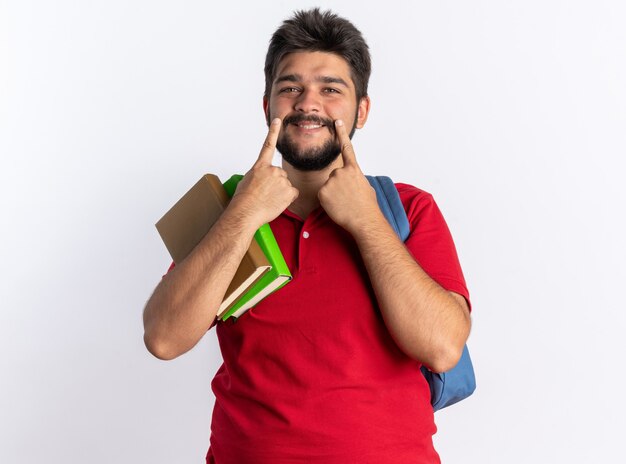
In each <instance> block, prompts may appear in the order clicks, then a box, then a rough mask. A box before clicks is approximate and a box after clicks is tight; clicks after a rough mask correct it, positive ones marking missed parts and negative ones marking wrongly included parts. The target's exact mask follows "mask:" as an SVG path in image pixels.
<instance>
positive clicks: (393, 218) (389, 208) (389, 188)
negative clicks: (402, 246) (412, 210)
mask: <svg viewBox="0 0 626 464" xmlns="http://www.w3.org/2000/svg"><path fill="white" fill-rule="evenodd" d="M365 177H366V178H367V180H368V181H369V183H370V185H371V186H372V187H374V190H375V191H376V199H377V200H378V206H379V207H380V209H381V210H382V212H383V214H384V215H385V217H386V218H387V221H389V224H391V227H393V230H394V231H395V232H396V234H397V235H398V237H400V239H401V240H402V241H403V242H404V241H406V239H407V238H409V233H410V232H411V228H410V227H409V219H408V218H407V216H406V212H405V211H404V206H403V205H402V201H400V195H399V194H398V189H396V186H395V185H394V183H393V181H392V180H391V179H390V178H389V177H387V176H365Z"/></svg>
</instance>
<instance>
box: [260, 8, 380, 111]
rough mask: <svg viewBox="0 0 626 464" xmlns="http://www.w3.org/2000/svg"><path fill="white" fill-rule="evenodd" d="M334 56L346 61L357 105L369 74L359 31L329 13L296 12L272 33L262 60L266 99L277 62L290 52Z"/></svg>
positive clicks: (368, 57) (368, 54)
mask: <svg viewBox="0 0 626 464" xmlns="http://www.w3.org/2000/svg"><path fill="white" fill-rule="evenodd" d="M304 51H307V52H328V53H334V54H336V55H338V56H340V57H341V58H343V59H344V60H346V61H347V62H348V65H349V66H350V73H351V77H352V81H353V82H354V85H355V87H356V97H357V102H358V101H360V100H361V98H362V97H365V96H367V84H368V82H369V79H370V74H371V72H372V63H371V59H370V53H369V47H368V46H367V43H366V42H365V39H364V38H363V35H362V34H361V32H360V31H359V30H358V29H357V28H356V27H354V25H353V24H352V23H351V22H350V21H348V20H347V19H344V18H341V17H339V16H337V15H336V14H334V13H332V12H331V11H323V12H322V11H320V9H319V8H314V9H312V10H308V11H304V10H300V11H296V12H295V13H294V15H293V17H292V18H290V19H286V20H285V21H283V24H282V25H281V26H280V27H279V28H278V29H277V30H276V32H274V35H272V38H271V40H270V45H269V48H268V50H267V55H266V57H265V97H266V98H269V96H270V92H271V90H272V83H273V82H274V79H275V78H276V69H277V68H278V63H280V60H282V59H283V58H284V57H285V55H287V54H288V53H293V52H304Z"/></svg>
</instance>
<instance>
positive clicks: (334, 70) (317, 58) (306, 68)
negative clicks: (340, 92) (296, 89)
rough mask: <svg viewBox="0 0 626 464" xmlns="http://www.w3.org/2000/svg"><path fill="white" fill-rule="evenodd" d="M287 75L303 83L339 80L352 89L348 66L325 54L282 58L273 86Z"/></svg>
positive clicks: (307, 53) (295, 53)
mask: <svg viewBox="0 0 626 464" xmlns="http://www.w3.org/2000/svg"><path fill="white" fill-rule="evenodd" d="M287 75H297V76H299V77H300V78H301V79H302V80H303V81H313V80H319V79H320V78H328V77H330V78H339V79H343V80H344V81H345V82H347V83H348V85H349V86H350V88H351V89H354V82H353V81H352V74H351V73H350V65H349V64H348V62H347V61H346V60H344V59H343V58H342V57H340V56H339V55H335V54H334V53H327V52H294V53H289V54H287V55H285V56H284V57H283V59H282V60H280V62H279V63H278V66H277V68H276V75H275V76H274V82H273V83H272V84H274V83H275V82H276V80H277V79H280V78H281V77H283V76H287Z"/></svg>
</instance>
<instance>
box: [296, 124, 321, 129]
mask: <svg viewBox="0 0 626 464" xmlns="http://www.w3.org/2000/svg"><path fill="white" fill-rule="evenodd" d="M298 127H301V128H302V129H319V128H320V127H322V126H321V125H319V124H308V125H302V124H298Z"/></svg>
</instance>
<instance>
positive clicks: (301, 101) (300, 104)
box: [294, 89, 322, 113]
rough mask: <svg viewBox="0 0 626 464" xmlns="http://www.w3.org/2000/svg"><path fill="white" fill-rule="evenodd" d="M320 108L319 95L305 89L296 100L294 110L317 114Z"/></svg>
mask: <svg viewBox="0 0 626 464" xmlns="http://www.w3.org/2000/svg"><path fill="white" fill-rule="evenodd" d="M321 106H322V105H321V102H320V99H319V95H318V94H317V93H316V92H313V91H312V90H310V89H305V90H304V91H302V93H301V94H300V96H299V97H298V99H297V100H296V102H295V106H294V109H295V110H296V111H299V112H301V113H319V112H320V109H321Z"/></svg>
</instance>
